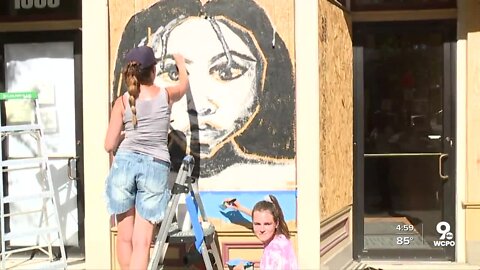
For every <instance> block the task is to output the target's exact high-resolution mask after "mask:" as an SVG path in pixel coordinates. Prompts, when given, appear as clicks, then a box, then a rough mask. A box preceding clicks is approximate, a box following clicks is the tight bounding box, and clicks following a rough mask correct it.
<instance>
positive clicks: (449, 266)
mask: <svg viewBox="0 0 480 270" xmlns="http://www.w3.org/2000/svg"><path fill="white" fill-rule="evenodd" d="M347 269H348V270H407V269H411V270H480V265H472V264H465V263H453V262H430V263H427V262H415V261H412V262H398V261H396V262H389V261H362V262H356V263H355V264H351V265H349V267H348V268H346V269H345V270H347Z"/></svg>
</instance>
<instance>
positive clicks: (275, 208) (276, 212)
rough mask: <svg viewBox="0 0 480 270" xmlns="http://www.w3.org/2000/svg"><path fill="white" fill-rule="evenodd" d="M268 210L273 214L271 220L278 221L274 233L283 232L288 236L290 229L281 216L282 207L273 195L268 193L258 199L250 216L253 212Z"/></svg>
mask: <svg viewBox="0 0 480 270" xmlns="http://www.w3.org/2000/svg"><path fill="white" fill-rule="evenodd" d="M262 211H269V212H270V213H271V214H272V216H273V221H275V223H278V227H277V230H276V231H275V234H277V235H279V234H283V235H285V237H286V238H290V231H289V230H288V226H287V222H285V217H284V216H283V211H282V208H281V207H280V204H279V203H278V200H277V198H276V197H275V196H273V195H268V196H267V197H266V198H265V200H262V201H259V202H257V203H256V204H255V206H254V207H253V210H252V217H253V214H254V213H255V212H262Z"/></svg>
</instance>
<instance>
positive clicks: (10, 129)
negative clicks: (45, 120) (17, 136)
mask: <svg viewBox="0 0 480 270" xmlns="http://www.w3.org/2000/svg"><path fill="white" fill-rule="evenodd" d="M41 129H42V126H41V125H39V124H30V125H11V126H1V127H0V132H29V131H38V130H41Z"/></svg>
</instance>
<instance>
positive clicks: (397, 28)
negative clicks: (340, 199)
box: [353, 21, 456, 261]
mask: <svg viewBox="0 0 480 270" xmlns="http://www.w3.org/2000/svg"><path fill="white" fill-rule="evenodd" d="M455 37H456V21H415V22H381V23H379V22H376V23H355V24H354V25H353V40H354V123H355V124H354V157H355V159H354V171H355V172H354V177H355V178H354V181H355V184H354V186H355V187H354V188H355V192H354V219H355V225H354V256H355V258H356V259H374V260H375V259H380V260H441V261H454V260H455V203H456V200H455V177H454V176H455V138H454V134H455V122H454V119H455V116H454V113H455V108H454V104H455V87H454V86H455V79H454V78H455V68H454V67H455Z"/></svg>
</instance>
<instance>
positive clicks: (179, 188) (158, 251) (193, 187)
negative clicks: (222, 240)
mask: <svg viewBox="0 0 480 270" xmlns="http://www.w3.org/2000/svg"><path fill="white" fill-rule="evenodd" d="M193 167H194V159H193V157H192V156H190V155H187V156H186V157H185V158H184V160H183V162H182V165H181V166H180V170H179V172H178V175H177V178H176V180H175V184H174V187H173V189H172V197H171V198H170V202H169V204H168V208H167V211H166V215H165V218H164V219H163V221H162V224H161V227H160V230H159V232H158V234H157V237H156V239H155V245H154V249H153V255H152V257H151V258H150V261H149V264H148V268H147V269H149V270H157V269H159V267H162V269H163V266H164V265H163V262H164V259H165V254H166V251H167V249H168V245H169V241H172V240H175V239H176V237H180V239H183V240H176V241H180V243H187V242H185V241H187V239H188V241H192V239H193V240H194V242H195V248H196V249H197V250H198V252H199V253H200V254H201V256H202V259H203V262H204V263H205V267H206V268H207V269H209V270H211V269H213V265H212V262H211V260H210V253H213V257H214V260H215V266H216V268H217V269H219V270H220V269H222V270H223V263H222V259H221V257H220V254H219V249H218V247H217V245H216V244H215V238H216V233H215V228H214V227H213V225H211V224H208V225H209V227H208V229H204V228H203V224H202V222H207V215H206V212H205V209H204V207H203V203H202V201H201V198H200V195H199V193H198V187H197V184H198V183H197V182H196V181H193V178H192V177H191V174H192V171H193ZM182 194H185V201H186V205H187V210H188V211H187V213H188V215H189V217H190V220H191V223H192V224H191V226H192V227H193V228H192V230H191V231H188V232H183V231H181V230H182V228H178V227H179V226H177V225H178V223H177V224H175V225H174V224H172V221H173V217H174V215H175V212H176V210H177V207H178V204H179V201H180V195H182ZM198 210H200V214H201V220H202V221H200V219H199V215H198ZM206 231H208V233H207V232H206ZM212 231H213V232H212ZM192 233H193V236H192ZM207 234H208V239H211V242H210V241H209V242H210V243H209V245H207ZM172 237H174V238H172ZM177 243H179V242H177Z"/></svg>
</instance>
